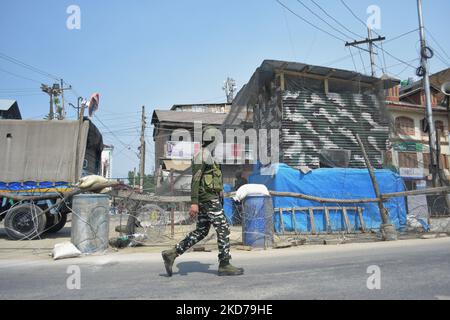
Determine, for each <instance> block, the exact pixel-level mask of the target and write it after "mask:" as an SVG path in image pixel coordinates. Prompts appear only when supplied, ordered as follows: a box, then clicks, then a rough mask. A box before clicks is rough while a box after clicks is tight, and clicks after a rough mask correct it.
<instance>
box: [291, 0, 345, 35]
mask: <svg viewBox="0 0 450 320" xmlns="http://www.w3.org/2000/svg"><path fill="white" fill-rule="evenodd" d="M297 2H298V3H300V4H301V5H302V6H303V7H304V8H306V10H308V11H309V12H311V13H312V14H313V15H314V16H316V17H317V18H319V19H320V20H321V21H323V22H324V23H326V25H327V26H329V27H330V28H331V29H333V30H334V31H336V32H338V33H340V34H341V35H343V36H344V37H346V38H351V37H349V36H348V35H347V34H345V33H343V32H342V31H341V30H339V29H336V28H335V27H333V26H332V25H331V24H329V23H328V22H327V21H326V20H325V19H323V18H322V17H321V16H319V15H318V14H317V13H316V12H314V10H312V9H311V8H309V7H308V6H307V5H306V4H304V3H303V2H302V1H301V0H297Z"/></svg>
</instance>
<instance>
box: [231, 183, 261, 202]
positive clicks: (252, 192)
mask: <svg viewBox="0 0 450 320" xmlns="http://www.w3.org/2000/svg"><path fill="white" fill-rule="evenodd" d="M261 195H263V196H270V193H269V190H267V187H266V186H265V185H263V184H245V185H243V186H242V187H240V188H239V189H238V191H236V195H235V196H234V197H233V199H234V200H235V201H242V200H244V199H245V198H247V197H248V196H261Z"/></svg>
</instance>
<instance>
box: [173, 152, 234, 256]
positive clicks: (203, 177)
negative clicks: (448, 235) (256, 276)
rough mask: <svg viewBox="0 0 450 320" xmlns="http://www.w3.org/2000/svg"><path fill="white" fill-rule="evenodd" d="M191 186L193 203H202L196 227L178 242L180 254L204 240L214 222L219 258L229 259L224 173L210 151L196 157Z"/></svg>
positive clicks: (200, 153)
mask: <svg viewBox="0 0 450 320" xmlns="http://www.w3.org/2000/svg"><path fill="white" fill-rule="evenodd" d="M198 157H202V159H199V158H198ZM191 187H192V196H191V200H192V203H193V204H198V205H199V214H198V217H197V219H198V221H197V228H196V229H195V230H194V231H193V232H191V233H190V234H188V235H187V236H186V238H185V239H184V240H182V241H181V242H180V243H178V244H177V245H176V251H177V254H178V255H181V254H183V253H184V252H186V251H187V250H188V249H189V248H191V247H192V246H193V245H195V244H196V243H198V242H199V241H201V240H203V239H204V238H205V237H206V236H207V235H208V233H209V229H210V227H211V225H212V226H213V227H214V229H215V230H216V232H217V244H218V247H219V261H228V260H230V259H231V256H230V229H229V226H228V223H227V219H226V218H225V213H224V210H223V206H222V202H221V196H220V192H221V191H222V190H223V182H222V173H221V171H220V166H219V165H218V164H217V163H216V162H215V161H214V160H213V159H212V157H211V154H210V153H209V151H208V150H203V151H201V152H199V154H198V155H197V156H196V158H195V159H194V163H193V165H192V186H191Z"/></svg>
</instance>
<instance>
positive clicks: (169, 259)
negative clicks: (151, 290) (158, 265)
mask: <svg viewBox="0 0 450 320" xmlns="http://www.w3.org/2000/svg"><path fill="white" fill-rule="evenodd" d="M162 257H163V260H164V266H165V267H166V272H167V275H168V276H169V277H171V276H172V266H173V263H174V262H175V259H176V257H178V253H177V249H176V248H173V249H170V250H166V251H163V252H162Z"/></svg>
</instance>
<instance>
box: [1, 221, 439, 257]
mask: <svg viewBox="0 0 450 320" xmlns="http://www.w3.org/2000/svg"><path fill="white" fill-rule="evenodd" d="M125 224H126V219H124V218H122V225H125ZM119 225H120V217H118V216H112V217H111V220H110V233H109V238H110V239H111V238H114V237H118V236H119V235H120V234H119V233H118V232H116V231H115V228H116V227H117V226H119ZM70 226H71V222H70V218H69V222H68V223H67V224H66V226H65V227H64V228H63V229H62V230H61V231H59V232H58V233H56V234H50V235H45V236H44V237H43V238H42V239H37V240H31V241H30V240H23V241H12V240H9V239H8V237H7V235H6V233H5V230H4V229H3V224H2V223H0V260H8V259H20V260H22V259H24V260H29V259H30V260H51V256H50V253H51V251H52V250H53V247H54V245H55V244H57V243H62V242H66V241H70V230H71V228H70ZM194 228H195V224H191V225H176V226H175V227H174V237H173V238H172V237H171V227H170V225H168V226H166V228H165V230H164V234H158V235H157V236H155V238H153V239H150V241H148V242H147V243H145V244H144V245H142V246H140V247H128V248H123V249H116V248H112V247H109V248H108V250H107V251H106V252H104V253H102V254H100V255H110V254H133V253H158V252H161V251H162V250H164V249H167V248H170V247H172V246H173V245H175V244H176V243H177V242H178V241H180V240H181V239H183V238H184V237H185V235H186V234H187V233H189V232H190V231H192V230H193V229H194ZM442 237H447V234H445V233H429V234H424V233H399V240H410V239H433V238H442ZM152 240H153V241H152ZM230 240H231V244H232V250H233V251H263V250H264V249H257V248H250V247H246V246H243V245H242V227H241V226H232V227H231V235H230ZM378 241H381V236H380V235H379V234H377V233H373V232H368V233H364V234H362V233H361V234H345V233H341V234H329V235H327V234H320V235H303V234H299V235H284V236H279V235H275V236H274V246H273V249H283V248H290V247H296V246H305V245H307V246H310V245H321V246H323V245H327V246H333V245H345V244H353V243H370V242H378ZM191 250H192V251H217V242H216V234H215V232H214V231H213V230H211V231H210V234H209V235H208V237H207V238H206V239H205V240H203V241H201V242H200V243H199V244H197V245H196V246H195V247H194V248H193V249H191Z"/></svg>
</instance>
